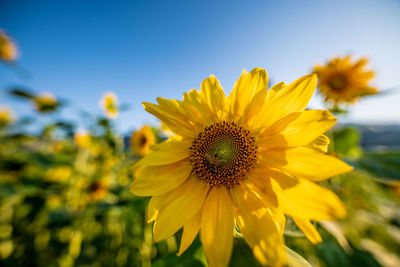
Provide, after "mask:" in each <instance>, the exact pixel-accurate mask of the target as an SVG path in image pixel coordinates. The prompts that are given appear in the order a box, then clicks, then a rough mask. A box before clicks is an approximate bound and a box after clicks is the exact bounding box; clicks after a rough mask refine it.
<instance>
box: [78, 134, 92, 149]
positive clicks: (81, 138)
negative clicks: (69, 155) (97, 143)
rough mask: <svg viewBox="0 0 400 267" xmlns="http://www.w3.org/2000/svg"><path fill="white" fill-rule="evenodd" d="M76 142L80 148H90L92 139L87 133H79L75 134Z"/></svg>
mask: <svg viewBox="0 0 400 267" xmlns="http://www.w3.org/2000/svg"><path fill="white" fill-rule="evenodd" d="M74 142H75V144H76V145H77V146H78V147H81V148H88V147H90V144H91V143H92V142H91V137H90V134H89V133H88V132H86V131H79V132H76V133H75V134H74Z"/></svg>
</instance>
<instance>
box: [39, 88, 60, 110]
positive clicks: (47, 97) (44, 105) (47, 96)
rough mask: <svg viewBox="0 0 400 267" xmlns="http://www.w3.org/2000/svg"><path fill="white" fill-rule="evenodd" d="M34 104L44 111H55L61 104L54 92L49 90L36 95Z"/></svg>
mask: <svg viewBox="0 0 400 267" xmlns="http://www.w3.org/2000/svg"><path fill="white" fill-rule="evenodd" d="M33 104H34V105H35V108H36V110H37V111H39V112H43V113H45V112H51V111H54V110H56V109H57V107H58V105H59V103H58V101H57V98H56V97H55V96H54V95H53V94H51V93H47V92H43V93H40V94H38V95H37V96H35V97H34V98H33Z"/></svg>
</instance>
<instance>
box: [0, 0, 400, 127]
mask: <svg viewBox="0 0 400 267" xmlns="http://www.w3.org/2000/svg"><path fill="white" fill-rule="evenodd" d="M215 2H217V1H137V2H135V1H120V2H117V1H89V0H87V1H61V0H58V1H39V0H38V1H14V0H8V1H7V0H2V1H0V28H3V29H4V30H6V31H7V32H8V33H9V34H10V35H11V36H13V38H14V39H15V40H16V42H17V43H18V45H19V48H20V50H21V58H20V64H21V65H23V66H24V67H25V68H26V69H28V70H29V71H30V72H31V73H32V76H33V78H32V79H29V80H21V79H20V78H18V76H17V75H15V73H14V72H13V71H11V70H10V69H8V68H7V67H5V66H4V65H3V64H1V65H0V88H1V89H0V90H1V92H0V103H3V104H7V105H9V106H11V107H12V108H13V109H14V110H16V112H17V113H19V114H29V113H32V109H31V107H30V106H29V105H26V103H25V104H23V103H18V102H15V101H13V100H10V99H9V98H8V97H6V94H5V93H4V88H6V87H7V86H9V85H11V84H22V85H25V86H28V87H30V88H33V89H35V90H36V91H49V92H52V93H54V94H55V95H57V96H58V97H62V98H65V99H68V100H69V101H70V102H71V103H72V104H71V105H70V106H69V107H67V108H65V109H64V110H63V112H62V116H63V117H64V118H67V119H73V118H77V117H78V116H79V114H78V112H77V109H76V107H79V108H82V109H85V110H87V111H89V112H92V113H94V114H100V113H101V111H100V109H99V108H98V102H99V99H100V97H101V96H102V94H103V93H104V92H107V91H114V92H115V93H116V94H117V95H118V97H119V99H120V102H123V103H129V104H130V105H131V108H130V110H129V111H127V112H124V113H123V114H122V115H121V116H120V117H119V119H118V121H117V122H116V123H117V127H118V129H119V130H120V131H122V132H127V131H129V130H131V129H133V128H135V127H139V126H140V125H142V124H143V123H153V124H155V123H156V122H157V121H156V120H155V119H154V118H153V117H152V116H151V115H149V114H147V113H146V112H145V111H144V110H143V108H142V106H141V105H140V103H141V102H142V101H149V102H154V101H155V98H156V97H158V96H163V97H166V98H178V99H180V98H181V95H182V93H183V92H185V91H187V90H189V89H191V88H199V86H200V83H201V81H202V80H203V79H204V78H205V77H207V76H208V75H210V74H214V75H216V76H217V77H218V78H219V79H220V81H221V84H222V86H223V87H224V89H225V91H226V92H227V93H228V92H230V91H231V88H232V86H233V84H234V82H235V80H236V79H237V78H238V77H239V75H240V73H241V71H242V69H244V68H245V69H248V70H250V69H252V68H254V67H262V68H265V69H266V70H267V71H268V73H269V76H270V80H271V81H272V82H273V83H276V82H279V81H285V82H290V81H292V80H294V79H296V78H298V77H300V76H302V75H304V74H307V73H308V72H309V71H310V70H311V68H312V66H313V65H314V64H316V63H323V62H325V61H326V60H327V59H329V58H330V57H331V56H334V55H346V54H351V55H353V56H355V57H356V58H357V57H360V56H367V57H369V58H370V60H371V64H370V66H371V68H373V69H374V70H376V72H377V78H376V79H375V80H374V81H373V84H374V85H376V86H378V88H380V89H387V88H391V87H394V86H397V85H400V75H399V71H400V51H399V48H400V30H399V29H400V17H399V14H400V2H399V1H395V0H366V1H365V0H364V1H342V0H340V1H304V2H303V1H218V3H215ZM399 103H400V89H398V90H397V91H396V92H395V93H393V94H390V95H386V96H380V97H372V98H369V99H365V100H363V101H361V103H359V104H357V105H356V106H354V107H353V108H352V109H351V112H350V115H349V117H348V118H347V119H346V120H347V121H352V122H361V123H400V108H399ZM310 107H312V108H321V107H323V105H322V101H321V97H319V96H318V95H316V96H315V97H314V98H313V99H312V101H311V103H310ZM81 126H83V127H84V125H81Z"/></svg>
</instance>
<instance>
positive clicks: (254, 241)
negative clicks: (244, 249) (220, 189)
mask: <svg viewBox="0 0 400 267" xmlns="http://www.w3.org/2000/svg"><path fill="white" fill-rule="evenodd" d="M231 197H232V201H233V203H234V205H235V207H236V215H235V217H236V222H237V224H238V226H239V229H240V231H241V233H242V234H243V237H244V239H245V240H246V242H247V243H248V244H249V246H250V247H251V248H252V249H253V253H254V256H255V257H256V258H257V260H258V261H259V262H260V263H261V264H262V265H270V266H282V265H283V264H284V263H285V261H286V255H285V250H284V246H283V240H282V236H281V234H280V233H279V230H278V228H277V225H276V223H275V222H274V218H273V216H272V213H271V211H270V210H269V209H268V208H266V207H265V205H264V203H263V202H262V201H261V200H260V199H259V198H258V197H257V196H256V195H254V194H253V193H252V192H251V191H249V190H246V188H245V187H243V186H235V187H233V188H232V189H231Z"/></svg>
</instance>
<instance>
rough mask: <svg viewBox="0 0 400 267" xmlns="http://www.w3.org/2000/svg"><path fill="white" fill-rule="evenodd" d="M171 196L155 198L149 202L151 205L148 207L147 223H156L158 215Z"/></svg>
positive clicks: (167, 194) (165, 195)
mask: <svg viewBox="0 0 400 267" xmlns="http://www.w3.org/2000/svg"><path fill="white" fill-rule="evenodd" d="M169 195H170V192H168V193H165V194H162V195H159V196H154V197H152V198H151V199H150V200H149V204H148V205H147V210H146V221H147V222H148V223H149V222H152V221H154V220H155V219H156V218H157V216H158V213H159V212H160V210H161V208H162V207H163V205H164V204H165V201H166V200H167V199H168V197H169Z"/></svg>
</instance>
